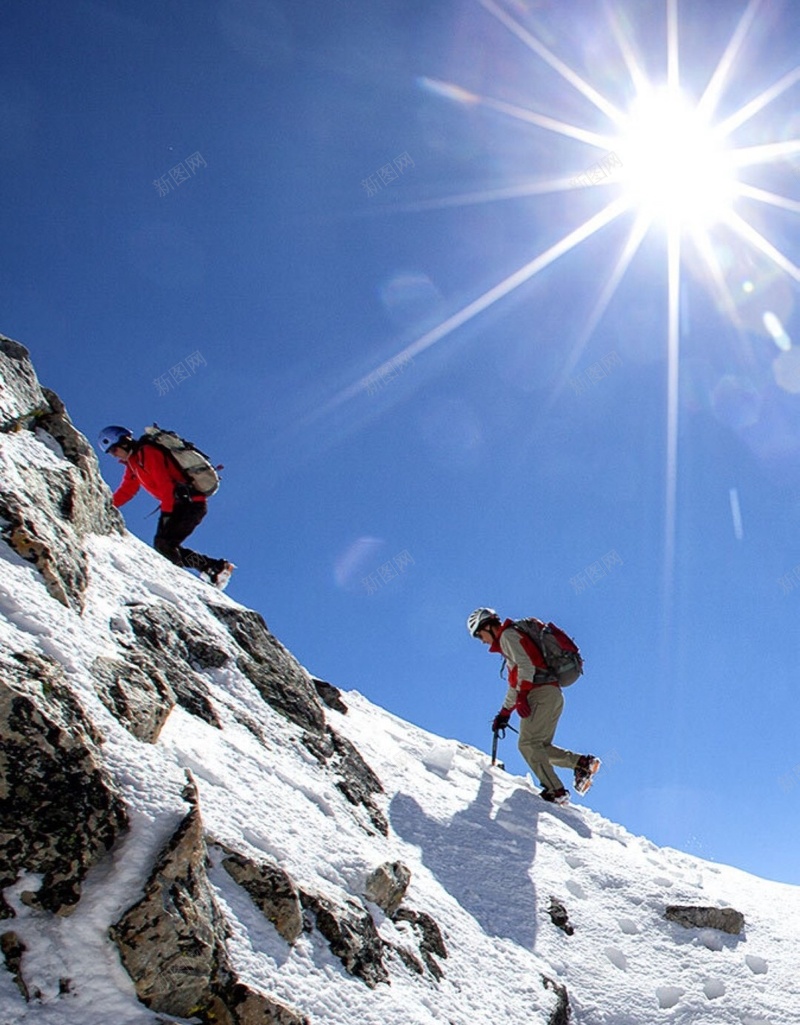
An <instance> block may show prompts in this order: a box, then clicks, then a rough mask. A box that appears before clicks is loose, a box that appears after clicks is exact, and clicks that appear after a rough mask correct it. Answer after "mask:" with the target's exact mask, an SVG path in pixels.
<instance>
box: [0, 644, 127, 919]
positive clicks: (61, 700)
mask: <svg viewBox="0 0 800 1025" xmlns="http://www.w3.org/2000/svg"><path fill="white" fill-rule="evenodd" d="M101 741H102V737H101V735H100V733H99V732H98V730H97V729H96V728H95V727H94V726H93V725H92V723H91V721H90V720H89V719H88V717H87V716H86V714H85V713H84V711H83V709H82V708H81V706H80V705H79V704H78V701H77V700H76V698H75V697H74V696H73V695H72V693H71V692H70V690H69V689H68V688H67V686H66V683H65V680H64V673H63V670H62V668H61V666H60V665H59V664H58V663H57V662H55V661H53V660H52V659H47V658H43V657H42V656H40V655H37V654H35V653H34V652H19V653H14V654H12V655H11V656H9V657H8V658H5V657H0V890H3V889H5V887H7V886H9V885H10V884H11V883H13V882H14V881H15V880H16V878H17V876H18V874H19V873H20V872H31V873H39V874H42V875H43V876H44V878H43V880H42V883H41V886H40V888H39V890H38V892H36V893H32V892H28V891H26V892H25V893H24V894H23V895H22V900H23V901H24V902H25V903H26V904H29V905H31V906H32V907H37V908H43V909H45V910H47V911H52V912H55V913H56V914H59V915H67V914H69V913H70V912H71V911H72V910H73V909H74V907H75V905H76V904H77V902H78V900H79V899H80V888H81V882H82V880H83V878H84V876H85V875H86V873H87V872H88V871H89V869H90V868H91V867H92V865H94V864H95V863H96V862H97V861H99V859H100V858H101V857H103V855H104V854H105V853H106V852H107V851H109V850H110V849H111V847H112V846H113V845H114V843H115V841H116V840H117V838H118V837H119V835H120V834H121V833H122V832H123V831H125V830H126V829H127V828H128V820H127V814H126V811H125V806H124V804H123V801H122V798H121V797H120V795H119V793H118V792H117V789H116V787H115V786H114V784H113V783H112V781H111V779H110V778H109V776H108V774H107V772H106V770H105V768H104V767H103V763H102V758H101V754H100V743H101ZM9 912H10V909H8V908H7V907H6V909H5V912H3V911H2V910H0V916H2V917H9Z"/></svg>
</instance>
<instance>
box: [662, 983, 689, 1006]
mask: <svg viewBox="0 0 800 1025" xmlns="http://www.w3.org/2000/svg"><path fill="white" fill-rule="evenodd" d="M683 993H684V991H683V990H682V989H681V988H680V986H657V987H656V1000H658V1006H659V1007H660V1008H662V1010H666V1009H667V1008H668V1007H674V1006H675V1004H677V1002H678V1001H679V1000H680V998H681V997H682V996H683Z"/></svg>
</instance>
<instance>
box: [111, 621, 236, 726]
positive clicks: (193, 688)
mask: <svg viewBox="0 0 800 1025" xmlns="http://www.w3.org/2000/svg"><path fill="white" fill-rule="evenodd" d="M128 618H129V619H130V624H131V628H132V630H133V632H134V634H135V635H136V638H137V640H138V642H139V645H138V652H137V654H136V661H137V663H138V665H139V666H140V668H142V669H143V670H144V672H145V673H147V674H148V675H149V674H150V673H154V674H155V673H158V674H163V676H164V677H165V678H166V680H167V682H168V683H169V685H170V687H171V688H172V690H173V692H174V694H175V699H176V701H177V703H178V704H179V705H180V706H181V708H184V709H185V710H186V711H187V712H189V713H190V714H191V715H196V716H197V717H198V718H199V719H202V720H203V721H204V722H207V723H209V724H210V725H211V726H215V727H216V728H217V729H221V728H222V724H221V722H220V720H219V717H218V715H217V713H216V710H215V709H214V706H213V704H212V703H211V698H210V697H209V693H208V686H207V684H206V682H205V680H204V679H203V678H202V677H201V676H199V675H198V674H197V673H195V672H192V671H191V669H189V666H192V665H195V666H197V667H198V668H201V669H217V668H219V667H220V666H222V665H224V664H225V662H227V661H228V658H229V656H228V654H227V653H226V652H224V651H223V650H222V649H221V648H218V647H217V646H216V645H214V644H212V643H211V642H210V641H209V640H208V639H207V638H205V637H204V636H203V634H202V633H201V632H200V631H199V630H198V629H197V627H196V626H195V625H194V624H193V623H192V622H191V621H190V620H189V619H187V618H186V617H185V616H184V615H182V613H181V612H180V610H179V609H177V608H176V607H175V606H174V605H166V604H155V605H134V606H131V607H130V608H129V611H128ZM148 655H149V656H150V659H149V660H148V658H147V656H148Z"/></svg>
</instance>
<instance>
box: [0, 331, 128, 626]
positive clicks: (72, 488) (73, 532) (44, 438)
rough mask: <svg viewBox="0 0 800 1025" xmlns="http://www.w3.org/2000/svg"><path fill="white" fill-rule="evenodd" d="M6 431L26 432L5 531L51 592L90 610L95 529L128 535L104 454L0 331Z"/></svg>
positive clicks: (12, 468)
mask: <svg viewBox="0 0 800 1025" xmlns="http://www.w3.org/2000/svg"><path fill="white" fill-rule="evenodd" d="M0 430H3V431H5V432H9V431H16V432H18V433H19V434H20V436H21V437H20V443H19V458H18V459H15V460H14V461H13V462H10V461H9V462H7V463H6V464H5V465H3V466H2V471H3V472H2V480H3V487H2V490H0V519H2V522H3V526H2V536H3V538H4V540H5V541H7V542H8V544H9V545H10V546H11V547H12V548H13V549H14V551H15V552H16V553H17V554H18V555H19V556H21V557H22V558H23V559H25V560H26V561H28V562H32V563H34V564H35V565H36V567H37V569H38V570H39V572H40V573H41V575H42V579H43V581H44V584H45V587H46V588H47V590H48V592H49V593H50V595H51V596H52V597H53V598H55V599H56V600H57V601H59V602H61V604H62V605H65V606H66V607H67V608H71V609H74V610H75V611H76V612H81V611H82V610H83V603H84V592H85V590H86V586H87V582H88V555H87V552H86V548H85V539H86V537H87V535H88V534H90V533H96V534H107V533H111V532H114V531H116V532H122V530H123V523H122V519H121V517H120V515H119V513H118V512H117V511H116V510H115V509H114V508H113V506H112V504H111V495H110V493H109V491H108V488H107V487H106V486H105V484H104V483H103V480H102V477H101V476H100V473H99V469H98V465H97V458H96V456H95V454H94V452H93V451H92V448H91V446H90V445H89V444H88V442H87V441H86V439H85V438H84V437H83V435H82V434H80V432H79V431H77V430H76V429H75V427H74V426H73V425H72V423H71V421H70V419H69V416H68V415H67V412H66V410H65V408H64V404H63V403H62V402H61V400H60V399H59V397H58V396H57V395H56V394H55V392H52V391H50V390H48V389H46V388H42V387H41V386H40V384H39V382H38V380H37V379H36V374H35V372H34V370H33V366H32V365H31V362H30V357H29V355H28V351H27V349H25V348H24V347H23V346H21V345H20V344H19V343H18V342H14V341H12V340H11V339H8V338H3V337H2V336H0Z"/></svg>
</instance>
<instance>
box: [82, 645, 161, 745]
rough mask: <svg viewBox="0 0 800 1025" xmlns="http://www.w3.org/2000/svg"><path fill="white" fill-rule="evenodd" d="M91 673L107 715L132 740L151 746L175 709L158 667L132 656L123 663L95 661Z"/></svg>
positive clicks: (112, 660)
mask: <svg viewBox="0 0 800 1025" xmlns="http://www.w3.org/2000/svg"><path fill="white" fill-rule="evenodd" d="M91 671H92V676H93V677H94V679H95V682H96V684H97V695H98V697H99V698H100V700H101V701H102V702H103V704H104V705H105V706H106V708H107V709H108V710H109V712H111V714H112V715H113V716H114V717H115V718H116V719H118V720H119V721H120V722H121V723H122V725H123V726H124V727H125V729H126V730H130V732H131V733H132V734H133V735H134V737H137V738H138V739H139V740H143V741H145V743H148V744H154V743H155V742H156V740H157V739H158V735H159V733H160V732H161V728H162V726H163V725H164V723H165V722H166V721H167V716H168V715H169V713H170V711H171V710H172V708H173V706H174V705H175V693H174V691H173V690H172V687H170V685H169V683H168V681H167V680H166V678H165V677H164V675H163V674H162V673H161V671H160V670H159V669H158V667H157V666H156V665H155V664H154V663H153V662H152V661H151V660H150V659H147V658H145V657H142V655H140V654H138V653H136V652H132V653H131V654H130V655H129V656H128V658H127V660H125V661H122V660H120V659H113V658H105V657H100V658H96V659H95V661H94V662H93V663H92V666H91Z"/></svg>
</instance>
